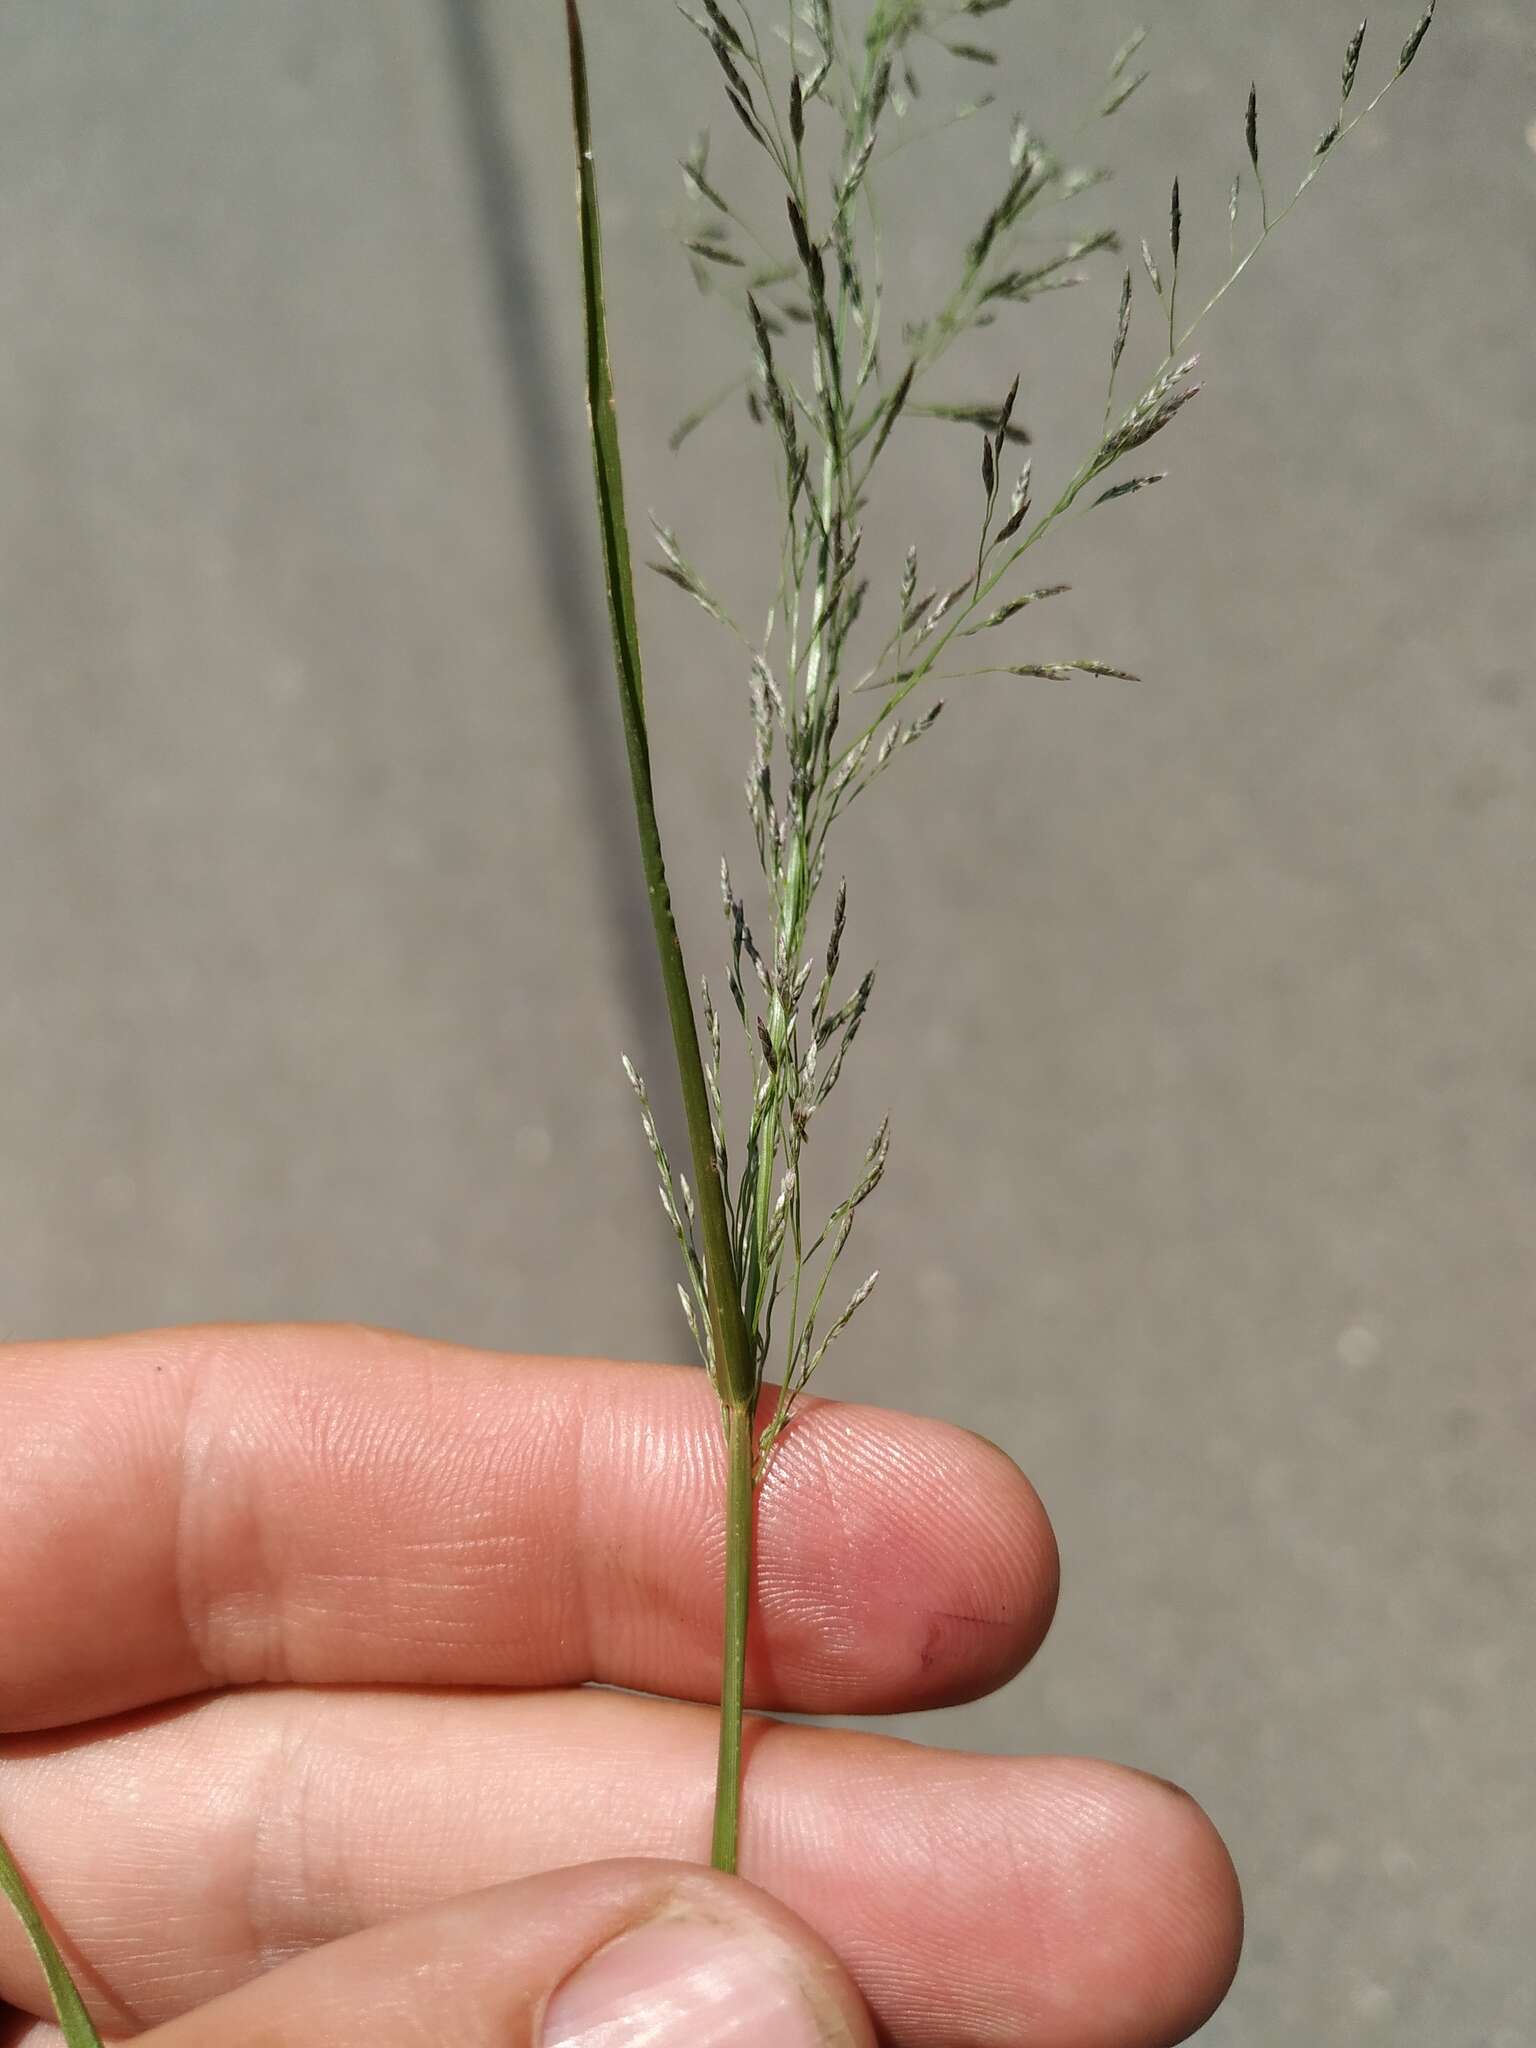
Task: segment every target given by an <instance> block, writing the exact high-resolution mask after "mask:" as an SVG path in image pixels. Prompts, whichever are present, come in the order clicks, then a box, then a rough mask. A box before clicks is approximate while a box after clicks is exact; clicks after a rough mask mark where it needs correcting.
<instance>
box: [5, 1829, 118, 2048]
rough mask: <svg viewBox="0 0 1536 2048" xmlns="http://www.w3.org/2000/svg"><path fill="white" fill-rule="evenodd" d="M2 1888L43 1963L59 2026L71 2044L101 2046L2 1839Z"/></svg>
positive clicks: (83, 2047) (90, 2047) (72, 2046)
mask: <svg viewBox="0 0 1536 2048" xmlns="http://www.w3.org/2000/svg"><path fill="white" fill-rule="evenodd" d="M0 1892H4V1894H5V1896H6V1897H7V1898H8V1899H9V1900H10V1902H11V1904H12V1906H14V1907H15V1909H16V1917H17V1918H18V1919H19V1920H20V1922H21V1924H22V1926H23V1927H24V1928H25V1929H26V1931H27V1939H28V1940H29V1941H30V1942H31V1944H32V1947H33V1949H34V1951H35V1952H36V1955H37V1960H38V1961H39V1963H41V1964H42V1967H43V1975H44V1976H45V1977H46V1978H47V1980H48V1992H49V1996H50V1997H51V1998H52V2000H53V2009H54V2011H55V2013H57V2015H58V2020H59V2027H60V2030H61V2031H62V2033H63V2035H64V2039H65V2041H66V2042H67V2043H68V2048H101V2036H100V2034H98V2033H97V2031H96V2029H95V2027H94V2026H93V2025H92V2023H91V2016H90V2014H89V2013H88V2012H87V2011H86V2009H85V2001H84V2000H83V1999H82V1998H81V1996H80V1993H79V1992H78V1991H77V1990H76V1989H75V1980H74V1978H73V1977H71V1976H70V1974H69V1971H68V1969H67V1968H66V1967H65V1963H64V1958H63V1957H62V1956H61V1955H60V1954H59V1951H58V1946H57V1944H56V1943H55V1941H54V1939H53V1936H52V1935H51V1934H50V1933H49V1932H48V1929H47V1927H46V1926H45V1925H44V1923H43V1916H42V1914H41V1913H40V1912H39V1911H38V1909H37V1903H36V1901H35V1900H34V1899H33V1897H32V1894H31V1893H30V1892H29V1891H28V1890H27V1887H26V1884H25V1882H24V1880H23V1878H22V1875H21V1872H20V1871H19V1870H18V1869H17V1868H16V1865H15V1863H14V1861H13V1860H12V1857H11V1852H10V1850H9V1849H8V1848H7V1847H6V1846H5V1843H4V1841H3V1840H0Z"/></svg>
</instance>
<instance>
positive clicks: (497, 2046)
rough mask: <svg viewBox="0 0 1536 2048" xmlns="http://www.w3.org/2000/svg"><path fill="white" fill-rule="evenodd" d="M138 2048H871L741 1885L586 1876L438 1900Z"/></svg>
mask: <svg viewBox="0 0 1536 2048" xmlns="http://www.w3.org/2000/svg"><path fill="white" fill-rule="evenodd" d="M150 2038H151V2039H152V2040H153V2042H154V2043H155V2048H355V2044H356V2043H357V2042H359V2041H367V2042H369V2043H370V2044H371V2048H426V2044H428V2043H433V2042H440V2041H452V2042H454V2043H455V2044H456V2048H633V2044H636V2043H640V2042H645V2043H648V2044H650V2048H873V2035H872V2034H871V2032H870V2029H869V2023H868V2020H867V2019H866V2018H865V2017H864V2015H863V2014H862V2013H861V2011H860V2009H859V2003H858V1998H857V1995H856V1994H855V1992H854V1990H853V1987H852V1986H851V1984H850V1983H849V1981H848V1978H847V1976H846V1975H845V1973H844V1972H843V1970H842V1969H841V1968H840V1967H839V1965H838V1963H837V1960H836V1958H835V1957H834V1956H832V1955H831V1954H830V1953H829V1952H828V1951H827V1950H826V1949H825V1948H824V1947H823V1945H822V1944H821V1942H819V1941H818V1940H817V1939H816V1937H815V1936H814V1935H813V1934H812V1933H811V1932H810V1931H809V1929H807V1928H805V1927H803V1926H801V1925H800V1924H799V1923H797V1922H796V1921H795V1920H794V1919H793V1918H792V1916H791V1915H790V1914H788V1913H786V1912H785V1910H784V1908H783V1907H782V1906H779V1905H777V1904H775V1903H774V1901H773V1900H771V1899H767V1898H764V1897H763V1896H762V1894H761V1893H759V1892H755V1891H754V1890H753V1889H752V1887H751V1886H750V1885H745V1884H740V1883H738V1882H735V1881H733V1880H732V1879H730V1878H724V1877H720V1876H718V1875H717V1874H716V1873H715V1872H713V1871H709V1870H698V1869H689V1868H687V1867H686V1866H682V1865H676V1864H672V1865H669V1864H645V1863H600V1864H590V1865H588V1866H586V1867H585V1868H584V1869H580V1870H561V1871H553V1872H551V1873H549V1874H548V1875H545V1876H541V1877H533V1878H525V1879H524V1880H523V1881H522V1882H521V1883H518V1884H504V1885H498V1886H496V1887H495V1888H494V1889H493V1890H490V1891H484V1892H480V1893H477V1894H475V1895H474V1896H472V1897H469V1898H462V1899H454V1900H450V1901H448V1902H447V1903H445V1904H443V1905H438V1906H433V1907H429V1908H427V1909H426V1910H425V1911H423V1912H420V1913H416V1914H413V1915H411V1916H410V1917H409V1918H408V1919H403V1920H395V1921H392V1922H391V1923H389V1924H388V1925H387V1926H383V1927H374V1928H370V1929H369V1930H367V1931H366V1932H365V1933H362V1934H355V1935H353V1936H352V1937H351V1938H350V1939H348V1940H346V1941H340V1942H337V1943H336V1944H335V1945H334V1946H332V1947H330V1948H324V1949H319V1950H317V1951H315V1952H314V1953H313V1954H310V1955H307V1956H303V1957H301V1958H299V1959H298V1960H297V1961H295V1962H291V1963H289V1964H288V1965H287V1966H286V1967H284V1968H281V1969H277V1970H273V1971H272V1972H271V1973H270V1974H268V1975H267V1976H264V1977H261V1978H258V1979H256V1980H255V1981H254V1982H253V1983H251V1984H248V1985H246V1986H244V1987H243V1988H242V1989H241V1990H239V1991H234V1992H231V1993H230V1994H229V1995H228V1996H227V1997H225V1998H220V1999H218V2000H217V2001H216V2002H215V2003H214V2004H212V2005H209V2006H205V2007H204V2008H203V2009H202V2010H201V2011H200V2012H194V2013H189V2014H187V2015H186V2017H185V2018H182V2019H179V2020H173V2021H171V2022H170V2023H169V2024H168V2025H167V2026H164V2027H161V2028H160V2029H159V2030H158V2031H157V2032H156V2033H155V2034H154V2035H153V2036H151V2037H150Z"/></svg>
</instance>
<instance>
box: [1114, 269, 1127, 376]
mask: <svg viewBox="0 0 1536 2048" xmlns="http://www.w3.org/2000/svg"><path fill="white" fill-rule="evenodd" d="M1130 333H1131V273H1130V270H1129V268H1127V270H1126V273H1125V282H1124V284H1122V285H1121V287H1120V318H1119V320H1118V321H1117V322H1116V324H1115V341H1114V346H1113V347H1112V348H1111V350H1110V352H1109V388H1110V391H1111V393H1113V391H1114V388H1115V377H1116V375H1117V374H1118V372H1119V369H1120V358H1121V357H1122V356H1123V355H1124V354H1125V344H1126V342H1127V341H1128V340H1129V339H1130Z"/></svg>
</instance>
